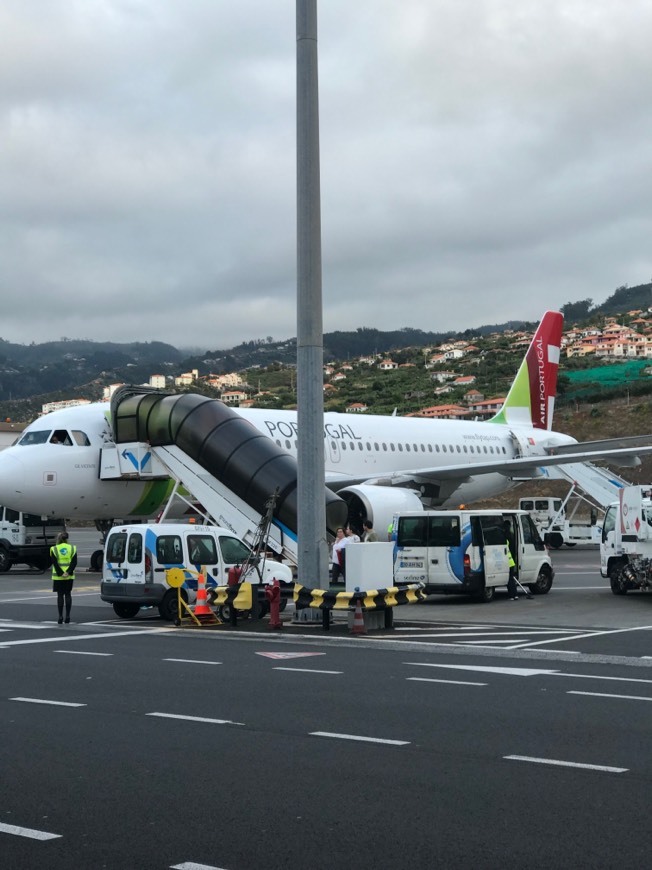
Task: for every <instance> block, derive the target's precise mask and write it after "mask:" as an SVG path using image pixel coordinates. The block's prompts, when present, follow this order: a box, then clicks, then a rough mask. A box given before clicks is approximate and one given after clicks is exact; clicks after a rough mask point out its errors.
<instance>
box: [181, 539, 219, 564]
mask: <svg viewBox="0 0 652 870" xmlns="http://www.w3.org/2000/svg"><path fill="white" fill-rule="evenodd" d="M188 554H189V556H190V561H191V562H192V564H193V565H217V549H216V547H215V539H214V538H213V536H212V535H188Z"/></svg>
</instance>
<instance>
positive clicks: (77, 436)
mask: <svg viewBox="0 0 652 870" xmlns="http://www.w3.org/2000/svg"><path fill="white" fill-rule="evenodd" d="M72 437H73V440H74V442H75V444H79V446H80V447H90V444H91V442H90V441H89V439H88V435H87V434H86V433H85V432H80V431H79V429H73V431H72Z"/></svg>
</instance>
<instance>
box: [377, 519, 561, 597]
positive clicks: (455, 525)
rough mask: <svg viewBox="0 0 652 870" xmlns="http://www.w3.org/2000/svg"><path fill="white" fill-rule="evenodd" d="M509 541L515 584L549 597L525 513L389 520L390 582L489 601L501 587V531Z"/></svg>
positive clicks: (547, 568) (548, 574)
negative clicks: (391, 547) (508, 535)
mask: <svg viewBox="0 0 652 870" xmlns="http://www.w3.org/2000/svg"><path fill="white" fill-rule="evenodd" d="M506 522H508V523H509V525H510V527H511V533H512V535H513V537H514V544H515V547H514V549H515V552H514V553H512V556H513V557H514V561H515V562H516V573H517V576H518V578H519V582H520V583H521V584H523V585H527V586H528V587H529V588H530V589H531V590H532V592H535V593H536V594H545V593H547V592H549V591H550V587H551V586H552V581H553V577H554V571H553V568H552V563H551V561H550V556H549V555H548V553H547V551H546V548H545V545H544V543H543V541H542V540H541V537H540V536H539V533H538V531H537V529H536V526H535V525H534V522H533V521H532V519H531V518H530V516H529V515H528V514H527V513H526V512H525V511H514V510H504V511H503V510H496V511H485V510H476V511H473V510H456V511H450V510H449V511H411V512H408V513H403V514H397V515H396V516H395V517H394V524H393V531H392V538H393V540H394V542H395V551H394V580H395V582H396V583H397V584H401V583H423V584H424V586H425V592H426V593H427V594H432V593H438V592H439V593H445V594H457V595H459V594H467V595H474V596H477V597H478V598H480V599H481V600H483V601H491V600H492V599H493V598H494V595H495V591H496V589H497V588H499V587H503V586H506V585H507V580H508V577H509V559H508V555H507V549H508V548H507V539H506V535H505V530H504V525H505V523H506Z"/></svg>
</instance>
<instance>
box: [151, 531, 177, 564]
mask: <svg viewBox="0 0 652 870" xmlns="http://www.w3.org/2000/svg"><path fill="white" fill-rule="evenodd" d="M156 559H157V561H159V562H161V563H162V564H164V565H166V564H168V565H169V564H173V565H182V564H183V551H182V549H181V538H180V537H179V536H178V535H161V536H160V537H158V538H157V539H156Z"/></svg>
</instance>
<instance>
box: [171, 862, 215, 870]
mask: <svg viewBox="0 0 652 870" xmlns="http://www.w3.org/2000/svg"><path fill="white" fill-rule="evenodd" d="M170 870H223V868H222V867H213V865H212V864H195V862H194V861H184V862H183V864H172V866H171V867H170Z"/></svg>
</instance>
